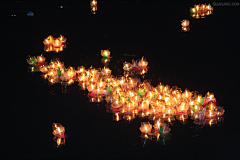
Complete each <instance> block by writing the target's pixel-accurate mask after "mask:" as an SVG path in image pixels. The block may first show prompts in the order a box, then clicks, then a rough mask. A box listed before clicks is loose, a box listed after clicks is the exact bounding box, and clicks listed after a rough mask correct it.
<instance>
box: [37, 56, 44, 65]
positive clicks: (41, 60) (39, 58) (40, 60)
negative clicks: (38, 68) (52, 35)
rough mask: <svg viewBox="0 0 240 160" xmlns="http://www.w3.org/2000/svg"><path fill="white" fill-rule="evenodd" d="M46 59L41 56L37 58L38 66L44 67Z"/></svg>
mask: <svg viewBox="0 0 240 160" xmlns="http://www.w3.org/2000/svg"><path fill="white" fill-rule="evenodd" d="M45 60H46V58H45V57H44V56H43V55H42V54H41V55H40V56H37V65H42V64H44V63H45Z"/></svg>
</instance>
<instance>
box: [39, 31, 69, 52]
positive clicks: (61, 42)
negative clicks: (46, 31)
mask: <svg viewBox="0 0 240 160" xmlns="http://www.w3.org/2000/svg"><path fill="white" fill-rule="evenodd" d="M66 41H67V39H66V38H65V37H64V36H63V35H60V36H59V37H58V38H54V37H53V36H52V35H49V36H48V37H47V38H45V39H44V41H43V44H44V51H45V52H52V51H53V52H56V53H58V52H61V51H63V50H64V49H65V48H66Z"/></svg>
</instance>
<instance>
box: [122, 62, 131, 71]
mask: <svg viewBox="0 0 240 160" xmlns="http://www.w3.org/2000/svg"><path fill="white" fill-rule="evenodd" d="M123 70H125V71H131V70H132V64H131V63H129V62H124V63H123Z"/></svg>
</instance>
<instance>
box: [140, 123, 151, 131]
mask: <svg viewBox="0 0 240 160" xmlns="http://www.w3.org/2000/svg"><path fill="white" fill-rule="evenodd" d="M139 130H140V131H141V132H142V133H145V134H147V133H150V132H151V130H152V125H151V124H150V123H149V122H141V126H140V128H139Z"/></svg>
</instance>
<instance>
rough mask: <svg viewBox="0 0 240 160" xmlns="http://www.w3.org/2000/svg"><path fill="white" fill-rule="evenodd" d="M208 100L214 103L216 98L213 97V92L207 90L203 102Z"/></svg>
mask: <svg viewBox="0 0 240 160" xmlns="http://www.w3.org/2000/svg"><path fill="white" fill-rule="evenodd" d="M209 102H213V103H216V99H215V98H214V94H213V93H210V92H207V94H206V95H205V98H204V104H207V103H209ZM204 104H203V105H204Z"/></svg>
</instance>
